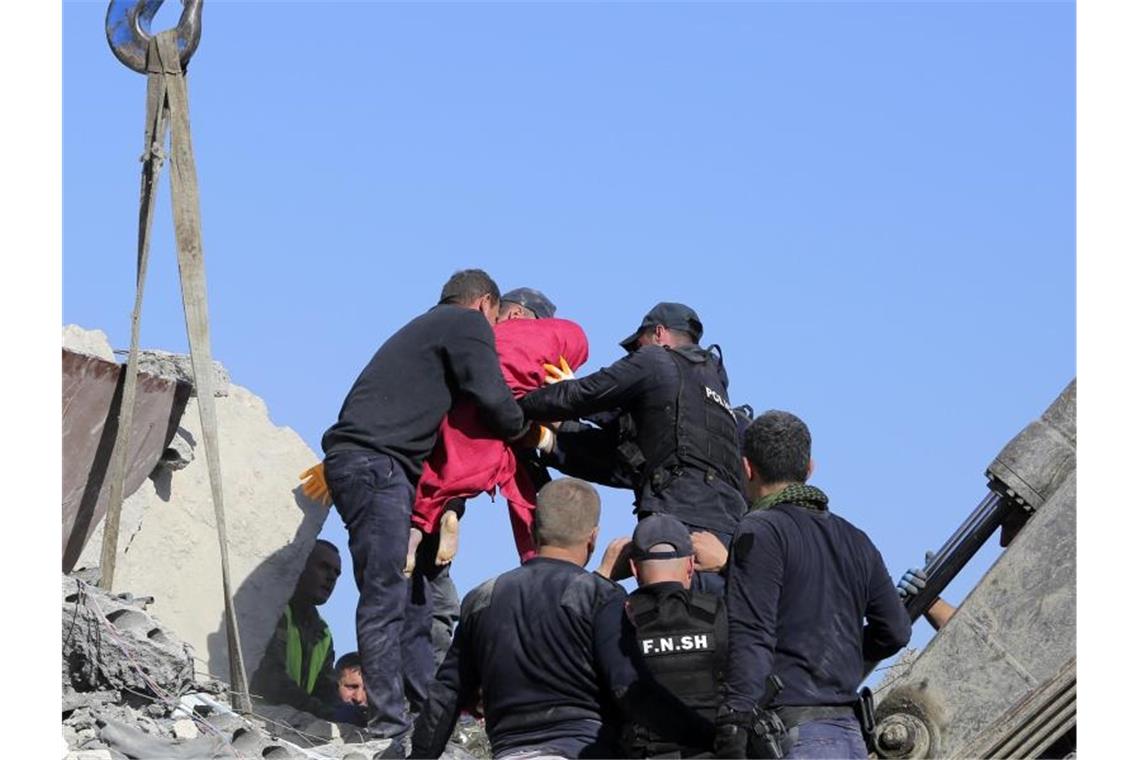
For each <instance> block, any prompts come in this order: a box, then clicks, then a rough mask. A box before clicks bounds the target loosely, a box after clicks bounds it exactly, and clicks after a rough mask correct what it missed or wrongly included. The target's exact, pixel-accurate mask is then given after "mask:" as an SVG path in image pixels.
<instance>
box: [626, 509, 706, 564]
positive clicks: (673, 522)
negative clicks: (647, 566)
mask: <svg viewBox="0 0 1140 760" xmlns="http://www.w3.org/2000/svg"><path fill="white" fill-rule="evenodd" d="M657 544H669V545H671V546H672V547H673V551H671V552H669V551H665V552H663V551H655V552H651V551H650V549H652V548H653V547H654V546H656V545H657ZM692 553H693V539H692V538H691V537H690V536H689V529H688V528H686V527H685V525H684V523H682V522H681V521H680V520H678V519H677V518H676V517H673V516H672V515H666V514H661V513H660V512H658V513H655V514H652V515H649V516H648V517H643V518H641V520H640V521H638V523H637V527H636V528H634V531H633V541H632V542H631V548H630V556H631V557H633V559H635V560H647V559H676V558H677V557H688V556H690V555H691V554H692Z"/></svg>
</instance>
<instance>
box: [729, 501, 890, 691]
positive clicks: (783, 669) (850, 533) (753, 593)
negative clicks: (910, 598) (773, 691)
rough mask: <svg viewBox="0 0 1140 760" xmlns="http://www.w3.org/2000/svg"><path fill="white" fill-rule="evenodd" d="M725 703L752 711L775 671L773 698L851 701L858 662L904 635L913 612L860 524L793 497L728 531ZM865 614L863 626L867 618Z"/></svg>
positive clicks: (885, 651) (886, 650)
mask: <svg viewBox="0 0 1140 760" xmlns="http://www.w3.org/2000/svg"><path fill="white" fill-rule="evenodd" d="M725 596H726V601H727V604H728V631H729V656H730V661H731V662H732V667H731V668H730V669H729V673H728V688H727V696H726V704H727V705H728V706H729V707H731V708H732V709H734V710H748V709H751V708H752V707H753V706H754V705H755V704H756V702H757V701H758V700H759V699H760V697H761V695H762V694H763V692H764V682H765V680H766V679H767V678H768V675H769V674H770V673H775V674H776V675H778V676H779V677H780V679H781V680H782V681H783V682H784V689H783V691H781V692H780V694H779V695H778V696H777V697H776V699H775V701H774V705H776V706H779V705H838V704H845V703H851V702H854V701H855V699H856V692H855V690H856V689H857V688H858V686H859V683H860V681H862V680H863V663H864V660H882V659H885V658H887V657H889V656H891V655H892V654H894V653H895V652H897V651H898V650H900V649H902V648H903V647H904V646H906V643H907V642H908V641H909V640H910V618H909V616H908V615H907V613H906V608H904V607H903V604H902V601H901V600H900V599H899V596H898V592H897V591H896V590H895V587H894V584H893V583H892V582H891V577H890V575H888V573H887V568H886V566H885V565H884V564H883V558H882V556H880V554H879V552H878V550H877V549H876V548H875V546H874V544H872V543H871V539H869V538H868V537H867V535H866V534H865V533H863V531H861V530H859V529H858V528H856V527H855V526H853V525H852V524H851V523H849V522H847V521H846V520H844V519H843V518H842V517H839V516H838V515H836V514H833V513H832V512H830V511H828V510H826V509H825V510H816V509H809V508H806V507H801V506H795V505H792V504H777V505H776V506H774V507H772V508H771V509H767V510H756V511H753V512H749V513H748V514H747V515H745V516H744V519H743V520H741V521H740V527H739V528H738V529H737V532H736V535H735V536H733V539H732V547H731V549H730V553H729V560H728V579H727V584H726V592H725ZM864 619H866V624H864Z"/></svg>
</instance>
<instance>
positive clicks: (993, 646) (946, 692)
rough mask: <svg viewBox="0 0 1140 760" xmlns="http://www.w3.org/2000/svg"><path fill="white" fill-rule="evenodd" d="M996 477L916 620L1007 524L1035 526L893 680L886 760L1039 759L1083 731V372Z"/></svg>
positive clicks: (885, 701) (944, 558)
mask: <svg viewBox="0 0 1140 760" xmlns="http://www.w3.org/2000/svg"><path fill="white" fill-rule="evenodd" d="M986 475H987V477H988V479H989V488H990V492H991V493H990V494H989V495H988V496H987V497H986V498H985V499H984V500H983V501H982V503H981V504H980V505H979V506H978V507H977V509H975V511H974V512H973V513H972V514H971V515H970V516H969V517H968V518H967V519H966V521H965V522H964V523H963V524H962V526H961V527H960V528H959V529H958V530H957V531H956V532H955V534H954V535H953V536H951V538H950V539H949V540H948V541H947V542H946V544H945V545H944V546H943V547H942V548H941V549H940V550H939V551H938V552H937V553H936V554H935V556H934V557H933V558H932V559H931V561H930V562H929V563H928V564H927V567H926V572H927V576H928V582H927V586H926V588H925V589H924V590H923V593H922V594H920V595H919V596H917V597H915V598H913V599H912V600H910V601H909V603H908V605H907V609H908V611H909V612H910V614H911V618H912V619H917V618H918V617H919V616H920V615H921V614H922V611H923V610H924V609H926V607H928V606H929V605H930V603H931V602H933V601H934V599H935V598H936V597H937V596H938V595H939V594H940V593H941V592H942V590H943V589H945V587H946V585H947V584H948V583H949V582H950V581H951V580H952V579H953V578H954V576H955V575H956V574H957V573H958V571H959V570H961V568H962V566H964V565H965V564H966V562H968V561H969V559H970V558H971V557H972V556H974V554H975V553H976V552H977V550H978V549H979V548H980V547H981V546H982V544H984V543H985V541H986V540H987V539H988V538H989V536H991V535H992V534H993V533H994V531H995V530H997V528H998V527H1000V526H1001V525H1002V523H1003V522H1007V521H1010V522H1012V521H1014V520H1023V521H1024V527H1022V528H1021V529H1020V531H1019V532H1018V533H1017V534H1016V538H1014V539H1013V540H1012V541H1011V542H1010V543H1009V546H1008V547H1007V548H1006V550H1005V552H1004V553H1003V554H1002V555H1001V557H999V558H998V560H997V561H996V562H995V563H994V565H993V566H992V567H991V568H990V569H989V570H988V571H987V573H986V575H985V576H984V577H983V578H982V580H981V581H980V582H979V583H978V585H977V586H975V588H974V589H973V590H972V591H971V592H970V594H969V595H968V596H967V597H966V599H965V600H964V601H963V602H962V604H961V606H960V607H959V608H958V610H957V612H955V614H954V616H953V617H952V618H951V619H950V621H949V622H948V623H947V624H946V626H945V627H943V628H942V630H941V631H939V633H938V635H937V636H935V637H934V639H933V640H931V642H930V644H928V645H927V647H926V648H925V649H924V650H923V651H922V652H921V653H920V654H919V655H918V656H917V657H916V658H915V659H914V660H913V662H911V663H910V665H909V667H908V668H907V670H906V672H904V673H902V674H901V675H898V676H897V677H895V678H893V679H891V680H890V681H889V682H888V683H887V684H886V685H885V686H884V687H882V689H881V691H880V693H879V694H878V695H877V701H878V704H879V707H878V709H877V710H876V718H877V721H876V722H877V728H876V731H875V751H876V754H877V755H878V756H879V757H1007V756H1016V757H1038V756H1040V755H1041V754H1042V753H1043V752H1045V751H1046V750H1047V749H1048V748H1049V747H1050V746H1051V745H1052V744H1053V743H1054V742H1056V741H1057V740H1058V739H1061V738H1063V737H1065V736H1067V735H1069V734H1070V733H1071V732H1075V726H1076V669H1075V666H1074V663H1075V655H1076V380H1074V381H1072V382H1071V383H1069V385H1068V387H1066V388H1065V390H1064V391H1062V393H1061V395H1060V396H1058V397H1057V399H1056V400H1055V401H1054V402H1053V403H1052V404H1051V405H1050V406H1049V408H1048V409H1046V410H1045V413H1044V414H1043V415H1042V416H1041V418H1040V419H1039V420H1035V421H1033V422H1032V423H1030V424H1029V425H1028V426H1027V427H1026V428H1025V429H1024V430H1022V431H1021V432H1020V433H1019V434H1018V435H1017V436H1016V437H1015V438H1013V440H1011V441H1010V442H1009V443H1008V444H1006V446H1005V448H1003V449H1002V450H1001V452H1000V453H999V454H998V455H997V457H996V458H995V459H994V460H993V462H992V463H991V464H990V466H989V467H988V468H987V470H986ZM1019 510H1022V511H1024V512H1026V513H1028V514H1027V515H1019V514H1018V511H1019Z"/></svg>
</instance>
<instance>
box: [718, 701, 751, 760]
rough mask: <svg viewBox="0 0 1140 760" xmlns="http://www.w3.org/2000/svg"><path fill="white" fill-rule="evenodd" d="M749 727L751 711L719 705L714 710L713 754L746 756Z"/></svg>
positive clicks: (733, 756)
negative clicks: (714, 733) (719, 706)
mask: <svg viewBox="0 0 1140 760" xmlns="http://www.w3.org/2000/svg"><path fill="white" fill-rule="evenodd" d="M751 729H752V712H751V711H742V710H730V709H728V708H727V707H721V708H720V709H718V710H717V712H716V735H715V737H714V738H713V754H714V755H716V756H717V757H732V758H739V757H748V736H749V732H750V731H751Z"/></svg>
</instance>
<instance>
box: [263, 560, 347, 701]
mask: <svg viewBox="0 0 1140 760" xmlns="http://www.w3.org/2000/svg"><path fill="white" fill-rule="evenodd" d="M339 576H340V552H339V551H337V548H336V546H334V545H333V544H331V543H329V542H328V541H325V540H324V539H318V540H317V543H316V546H314V547H313V551H312V553H310V554H309V559H308V560H307V561H306V563H305V569H304V570H303V571H302V572H301V577H300V578H299V579H298V580H297V586H296V588H295V589H294V590H293V596H292V598H291V599H290V600H289V603H288V604H286V605H285V611H284V613H283V614H282V615H281V619H280V620H278V621H277V627H276V629H275V630H274V631H273V637H272V638H271V639H270V640H269V644H268V646H266V648H265V654H264V656H262V658H261V664H260V665H259V666H258V668H257V671H256V672H255V673H254V674H253V679H252V680H251V681H250V691H252V692H253V694H254V695H256V696H258V697H260V698H261V699H263V700H264V701H266V702H269V703H272V704H283V705H290V706H292V707H295V708H297V709H298V710H304V711H305V712H307V713H311V714H313V715H316V716H317V717H318V718H323V719H325V720H332V719H333V717H334V714H335V712H336V709H337V706H338V705H339V704H340V702H341V700H340V697H339V695H338V693H337V677H336V670H335V668H334V667H333V663H335V662H336V653H335V652H334V651H333V641H332V633H331V632H330V631H329V627H328V625H327V624H326V623H325V621H324V620H322V619H321V616H320V613H318V612H317V607H318V606H320V605H322V604H324V603H325V602H327V601H328V599H329V597H330V596H331V595H332V592H333V589H334V588H335V587H336V581H337V578H338V577H339Z"/></svg>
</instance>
